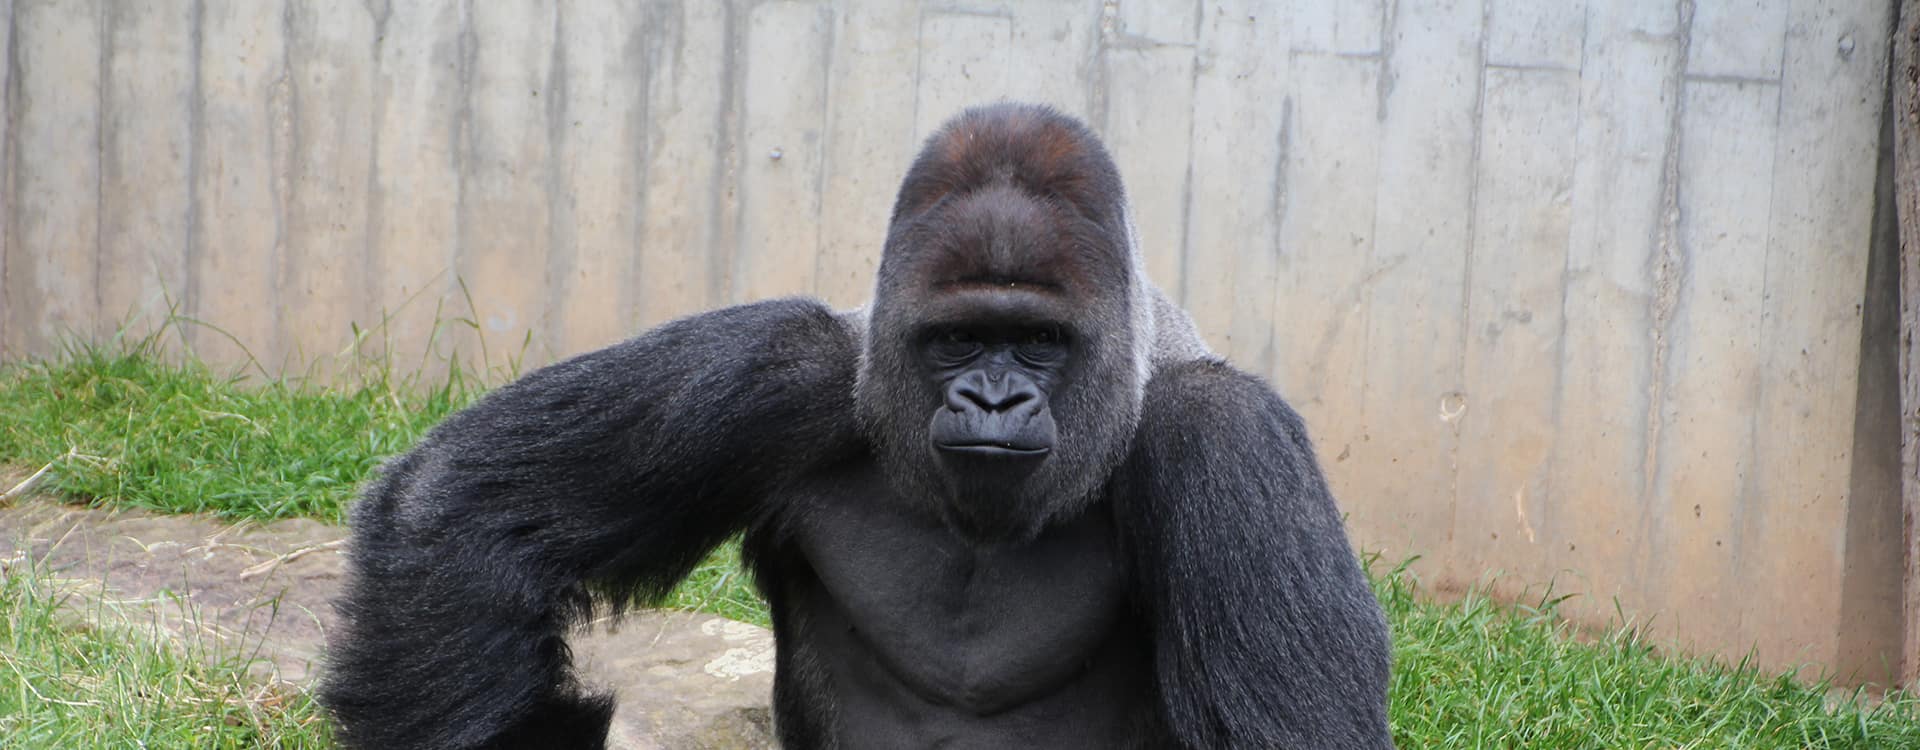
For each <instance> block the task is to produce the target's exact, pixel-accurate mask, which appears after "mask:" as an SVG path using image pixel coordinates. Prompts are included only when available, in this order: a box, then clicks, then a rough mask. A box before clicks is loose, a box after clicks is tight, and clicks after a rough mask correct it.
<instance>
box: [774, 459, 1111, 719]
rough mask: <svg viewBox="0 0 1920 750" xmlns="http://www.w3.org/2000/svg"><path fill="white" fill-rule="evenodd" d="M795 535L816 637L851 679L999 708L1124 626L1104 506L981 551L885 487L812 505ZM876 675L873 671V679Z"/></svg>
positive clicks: (1078, 664) (1069, 676)
mask: <svg viewBox="0 0 1920 750" xmlns="http://www.w3.org/2000/svg"><path fill="white" fill-rule="evenodd" d="M808 516H809V520H808V522H807V523H805V524H804V526H805V528H803V529H802V530H801V531H800V532H799V534H798V542H799V547H800V550H801V552H802V554H803V555H804V556H805V557H806V559H807V561H808V563H810V565H811V567H812V568H813V570H814V573H815V575H816V576H817V579H818V584H819V585H818V591H817V594H818V595H819V596H820V597H822V598H824V600H825V601H819V602H816V603H815V604H813V605H812V606H813V607H815V608H818V609H821V610H825V611H821V612H813V613H809V614H810V615H811V616H810V617H809V619H810V620H812V621H813V622H814V623H815V624H816V626H817V627H819V628H820V629H823V630H825V629H832V630H834V631H836V632H827V633H815V634H813V635H814V636H816V637H817V638H819V639H820V640H821V641H823V642H822V643H821V644H819V645H821V646H825V647H826V648H827V650H828V651H834V652H844V653H836V654H832V655H831V657H832V658H833V659H834V660H835V661H837V662H839V663H840V664H842V665H847V664H853V665H861V664H866V665H868V667H869V668H868V669H866V670H864V671H863V670H861V669H860V668H859V667H858V666H856V667H854V671H855V672H856V674H853V675H851V677H850V679H854V680H857V681H864V682H869V683H874V684H871V685H870V687H872V688H874V689H876V690H886V689H888V687H889V686H887V685H885V684H884V683H885V682H888V681H890V680H897V681H898V682H900V683H904V687H907V688H909V689H911V690H912V691H913V692H915V693H918V694H919V695H920V696H921V697H923V698H925V699H927V700H929V701H932V702H934V703H937V704H943V705H947V706H951V707H955V708H960V709H964V710H968V711H972V712H977V713H983V714H984V713H992V712H996V711H1000V710H1004V709H1006V708H1008V707H1011V706H1016V705H1019V704H1022V703H1025V702H1027V701H1029V700H1031V699H1033V698H1035V697H1036V696H1040V695H1044V694H1047V693H1051V692H1055V691H1057V690H1059V689H1060V688H1062V687H1063V686H1065V685H1068V684H1070V683H1072V682H1074V681H1076V680H1077V679H1079V678H1080V677H1081V676H1082V674H1083V673H1084V672H1085V670H1086V668H1087V667H1088V665H1089V662H1090V661H1092V660H1093V659H1094V657H1095V655H1096V654H1097V653H1098V652H1099V651H1100V649H1101V647H1102V646H1103V645H1105V644H1106V643H1107V641H1108V637H1109V636H1110V635H1111V634H1112V633H1113V632H1114V631H1115V629H1116V627H1117V626H1119V625H1120V620H1121V617H1122V614H1123V612H1124V610H1125V572H1124V566H1123V565H1122V563H1121V560H1120V556H1119V554H1118V550H1117V549H1116V547H1115V544H1114V541H1113V528H1112V523H1111V520H1110V518H1109V516H1108V513H1107V510H1106V507H1105V506H1104V505H1100V506H1096V507H1095V508H1094V509H1093V510H1091V511H1089V512H1088V513H1086V514H1085V515H1084V516H1083V517H1082V518H1080V519H1077V520H1075V521H1073V522H1071V523H1067V524H1063V525H1060V526H1058V527H1056V528H1053V529H1050V530H1048V531H1047V532H1046V533H1044V534H1042V535H1041V536H1040V537H1039V538H1038V539H1036V540H1034V541H1032V542H1029V543H1025V544H1020V545H975V544H970V543H968V542H966V541H964V540H962V539H960V538H959V537H957V536H955V535H953V534H952V533H951V532H950V531H948V530H947V529H946V528H945V527H944V526H942V525H939V524H938V523H937V522H935V521H932V520H931V519H925V518H921V517H917V516H916V515H914V514H912V513H909V512H906V511H905V510H904V509H903V505H902V504H901V503H899V502H897V501H894V500H893V499H892V498H891V497H889V496H888V495H887V493H886V492H885V491H884V490H879V491H877V492H872V493H857V494H854V495H850V496H842V497H838V498H832V499H830V500H829V501H826V502H820V503H818V505H817V506H815V507H813V508H810V512H809V513H808ZM868 672H871V673H870V674H869V673H868Z"/></svg>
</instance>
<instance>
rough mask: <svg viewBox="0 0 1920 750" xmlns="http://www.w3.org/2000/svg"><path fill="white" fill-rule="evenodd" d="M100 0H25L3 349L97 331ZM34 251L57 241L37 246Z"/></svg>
mask: <svg viewBox="0 0 1920 750" xmlns="http://www.w3.org/2000/svg"><path fill="white" fill-rule="evenodd" d="M103 14H104V7H103V6H102V4H101V2H99V1H97V0H95V1H91V2H65V1H59V2H56V1H53V0H37V1H29V0H22V2H20V3H19V5H18V6H17V7H15V8H14V15H15V17H14V32H13V33H14V34H15V39H14V44H15V45H17V46H15V47H14V48H13V49H12V50H11V52H12V61H13V65H14V66H15V67H16V68H17V69H16V70H14V71H13V75H14V76H15V77H16V79H17V80H16V82H15V84H14V85H15V87H16V88H15V96H14V100H13V109H12V111H11V112H10V113H9V117H10V118H11V119H12V122H11V123H10V126H9V136H10V137H11V138H12V139H13V142H14V153H15V154H16V160H15V161H14V162H13V164H12V165H11V166H12V168H13V170H14V173H13V175H12V179H11V181H10V182H9V190H8V192H10V193H11V194H12V201H13V202H12V205H11V206H10V208H11V209H12V215H11V216H10V217H9V219H10V221H9V225H8V229H9V233H10V234H11V235H12V236H11V241H10V242H8V243H7V254H8V257H7V269H6V270H7V276H6V285H5V289H4V293H5V295H6V297H7V301H6V305H5V307H6V309H7V315H8V317H10V318H13V319H14V322H13V323H12V324H10V325H9V326H8V327H7V335H8V339H7V348H8V349H9V350H12V351H21V352H30V351H45V350H47V349H49V348H51V347H54V346H57V342H58V341H59V340H60V339H61V338H62V337H66V336H81V337H93V336H96V335H98V334H100V333H102V332H103V331H102V330H101V327H102V325H101V324H102V321H101V314H100V308H101V306H102V305H101V300H100V297H99V281H100V234H99V228H100V227H99V220H100V218H99V217H100V213H99V208H100V140H99V139H100V100H101V93H102V89H101V85H100V72H101V69H100V61H101V57H102V55H101V49H102V39H101V31H102V29H101V25H102V22H103V20H104V15H103ZM40 248H54V249H57V251H56V252H44V251H41V250H39V249H40Z"/></svg>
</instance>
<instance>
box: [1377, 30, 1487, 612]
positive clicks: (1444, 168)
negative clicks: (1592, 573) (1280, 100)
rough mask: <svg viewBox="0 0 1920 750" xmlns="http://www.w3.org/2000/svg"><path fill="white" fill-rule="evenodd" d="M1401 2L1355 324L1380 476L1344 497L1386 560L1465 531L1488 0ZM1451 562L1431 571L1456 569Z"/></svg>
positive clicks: (1392, 35)
mask: <svg viewBox="0 0 1920 750" xmlns="http://www.w3.org/2000/svg"><path fill="white" fill-rule="evenodd" d="M1395 9H1396V10H1395V12H1394V14H1393V15H1392V17H1391V18H1390V19H1389V20H1388V21H1387V22H1386V24H1387V29H1386V31H1385V40H1384V42H1383V43H1382V50H1383V54H1384V57H1385V60H1384V65H1385V70H1384V71H1383V73H1382V75H1383V76H1384V77H1385V78H1386V83H1385V85H1383V87H1382V88H1383V89H1385V90H1384V91H1383V92H1382V93H1381V97H1380V99H1381V101H1380V107H1381V117H1383V118H1384V119H1383V120H1382V121H1381V127H1380V136H1379V139H1380V154H1379V160H1380V161H1379V164H1380V168H1379V169H1380V172H1379V186H1378V189H1377V192H1376V193H1375V197H1374V201H1375V203H1374V215H1373V249H1372V255H1371V258H1370V263H1369V274H1370V275H1371V276H1372V280H1371V282H1370V283H1369V284H1368V287H1367V293H1366V298H1365V301H1364V302H1362V304H1365V305H1368V306H1369V308H1370V310H1369V312H1368V316H1367V321H1366V325H1365V326H1364V328H1362V329H1361V330H1360V331H1359V332H1358V335H1360V336H1363V337H1364V341H1365V343H1364V344H1363V350H1362V351H1363V354H1362V355H1361V356H1363V357H1365V361H1366V364H1365V372H1366V377H1367V381H1368V382H1367V387H1366V390H1365V391H1364V392H1363V393H1362V396H1361V403H1360V410H1359V412H1358V413H1356V414H1354V415H1352V417H1351V418H1352V419H1354V420H1356V421H1358V422H1359V424H1360V425H1361V430H1362V432H1361V438H1360V440H1358V441H1357V442H1356V443H1355V445H1354V448H1353V454H1352V457H1351V458H1349V459H1348V460H1351V461H1358V462H1360V465H1362V466H1371V467H1375V470H1373V471H1368V472H1363V473H1356V474H1355V475H1354V477H1353V480H1354V481H1353V484H1352V485H1350V486H1348V487H1345V488H1343V495H1342V496H1343V497H1346V498H1348V500H1347V502H1348V504H1349V506H1350V508H1351V510H1352V517H1353V519H1354V521H1355V523H1356V524H1358V525H1360V526H1361V527H1362V528H1372V529H1374V530H1375V532H1374V533H1375V534H1377V537H1376V538H1377V541H1376V542H1375V543H1376V544H1378V545H1379V547H1380V548H1381V549H1382V550H1383V551H1384V553H1385V554H1386V555H1387V556H1388V557H1389V558H1398V557H1403V556H1405V555H1408V554H1411V553H1414V552H1416V551H1420V550H1427V551H1432V552H1439V551H1441V550H1445V549H1447V547H1448V546H1449V545H1450V544H1451V543H1452V538H1453V535H1454V529H1453V515H1454V498H1453V494H1454V491H1453V490H1454V488H1453V485H1454V467H1455V465H1456V464H1455V462H1456V460H1457V456H1456V452H1457V450H1458V446H1459V428H1460V420H1461V419H1462V418H1464V417H1466V416H1467V414H1468V409H1470V408H1472V405H1471V403H1472V402H1471V400H1470V396H1469V394H1466V393H1464V392H1463V391H1462V390H1461V389H1462V383H1461V382H1460V379H1461V374H1462V366H1463V360H1462V357H1463V356H1464V354H1465V349H1464V344H1465V342H1464V341H1463V335H1464V333H1465V331H1464V328H1463V326H1464V322H1465V314H1466V310H1465V301H1466V291H1467V288H1468V287H1469V286H1470V284H1471V281H1472V280H1471V279H1469V278H1468V269H1469V268H1470V267H1471V253H1472V242H1473V221H1474V218H1475V214H1474V200H1475V196H1476V191H1475V187H1474V174H1475V169H1474V159H1475V156H1476V155H1477V154H1478V153H1479V152H1480V138H1481V136H1480V128H1479V124H1478V121H1477V120H1478V115H1479V112H1480V109H1481V88H1482V83H1483V82H1482V77H1481V73H1482V65H1481V60H1482V58H1483V56H1484V54H1485V51H1484V46H1483V41H1484V39H1485V36H1484V32H1485V29H1486V7H1485V6H1484V4H1483V3H1481V2H1480V1H1479V0H1447V1H1446V2H1434V3H1400V4H1397V5H1396V6H1395ZM1486 395H1487V396H1488V397H1489V398H1497V395H1496V394H1486ZM1369 498H1374V499H1369ZM1445 558H1446V556H1445V555H1439V556H1437V557H1435V558H1430V559H1429V560H1428V561H1427V565H1428V566H1434V565H1438V567H1437V568H1436V567H1429V568H1428V569H1430V570H1440V571H1450V570H1451V568H1450V567H1449V566H1448V561H1447V560H1446V559H1445ZM1459 577H1460V578H1468V579H1470V578H1472V575H1471V574H1466V575H1462V576H1459Z"/></svg>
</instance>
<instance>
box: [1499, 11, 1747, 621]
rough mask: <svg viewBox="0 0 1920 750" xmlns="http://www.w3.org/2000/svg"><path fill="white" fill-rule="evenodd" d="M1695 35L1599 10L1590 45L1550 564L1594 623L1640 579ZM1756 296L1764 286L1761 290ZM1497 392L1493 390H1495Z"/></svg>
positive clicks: (1651, 15) (1669, 15)
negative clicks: (1671, 180)
mask: <svg viewBox="0 0 1920 750" xmlns="http://www.w3.org/2000/svg"><path fill="white" fill-rule="evenodd" d="M1684 35H1685V29H1684V28H1683V27H1682V26H1681V19H1680V13H1679V8H1678V7H1676V5H1675V4H1674V3H1671V2H1665V1H1664V0H1636V2H1627V3H1615V2H1596V3H1592V4H1590V5H1589V6H1588V8H1587V16H1586V33H1585V36H1584V41H1583V45H1582V49H1583V52H1582V59H1581V66H1580V67H1581V92H1580V109H1581V111H1580V124H1579V128H1580V131H1579V135H1578V137H1577V139H1576V141H1575V145H1574V151H1575V160H1576V161H1575V164H1574V175H1573V217H1572V224H1571V226H1570V227H1569V229H1568V244H1567V261H1566V266H1565V269H1564V271H1563V275H1564V278H1565V281H1564V282H1563V285H1564V287H1565V289H1564V291H1563V294H1564V301H1563V303H1562V305H1563V307H1562V316H1561V321H1562V330H1561V333H1560V341H1559V344H1558V352H1557V354H1558V357H1557V359H1558V361H1557V362H1556V363H1555V366H1556V367H1557V368H1558V370H1559V373H1558V382H1557V386H1558V387H1557V389H1556V393H1555V398H1556V399H1557V408H1558V411H1557V413H1556V417H1557V421H1556V423H1555V429H1556V432H1557V433H1558V434H1559V435H1561V436H1564V437H1565V439H1564V440H1561V441H1558V442H1556V444H1555V447H1554V455H1553V457H1552V459H1551V469H1550V473H1549V476H1548V479H1547V481H1548V485H1549V486H1550V487H1553V488H1555V501H1554V502H1553V504H1552V506H1551V508H1549V509H1548V510H1547V511H1546V513H1545V515H1546V517H1545V518H1543V519H1541V523H1542V524H1543V526H1542V530H1544V531H1545V532H1546V533H1547V535H1548V538H1549V539H1553V540H1554V542H1553V544H1552V545H1550V546H1549V547H1547V548H1546V549H1543V550H1542V551H1541V557H1542V558H1543V560H1544V562H1545V564H1547V565H1551V566H1552V569H1553V570H1556V571H1565V573H1563V574H1562V578H1563V579H1564V585H1565V586H1567V587H1568V588H1572V589H1574V590H1580V591H1587V592H1591V593H1592V594H1594V598H1593V599H1592V600H1582V601H1580V602H1577V603H1576V607H1578V606H1581V605H1584V606H1585V607H1589V608H1590V609H1587V610H1586V613H1587V614H1588V616H1591V617H1602V618H1604V617H1607V616H1608V613H1607V612H1606V611H1605V610H1604V608H1605V607H1606V606H1607V604H1606V603H1607V602H1610V601H1612V597H1614V596H1616V595H1619V594H1621V593H1623V592H1627V593H1630V592H1632V591H1634V590H1637V589H1635V588H1633V587H1635V586H1637V585H1639V583H1640V582H1641V581H1642V579H1643V578H1644V572H1645V566H1644V560H1645V559H1646V555H1647V550H1646V547H1645V544H1644V542H1643V539H1644V535H1645V533H1646V529H1645V522H1646V520H1647V514H1648V512H1649V508H1650V506H1649V503H1650V502H1651V500H1650V498H1649V497H1648V488H1647V482H1646V470H1647V466H1646V465H1647V463H1648V461H1647V430H1648V413H1647V410H1648V408H1649V405H1650V404H1652V403H1657V400H1656V399H1657V395H1658V394H1656V393H1654V392H1653V391H1654V386H1653V382H1652V379H1651V377H1650V375H1649V373H1650V372H1651V369H1652V367H1653V363H1652V361H1653V356H1652V348H1653V345H1652V343H1651V339H1652V338H1654V337H1655V335H1656V333H1657V332H1656V331H1655V329H1654V323H1653V315H1652V308H1653V306H1654V299H1655V298H1654V286H1655V285H1654V280H1653V261H1654V258H1655V255H1654V249H1655V247H1656V244H1657V243H1658V241H1659V237H1660V232H1661V229H1662V218H1663V217H1664V216H1665V215H1666V214H1667V211H1666V210H1665V209H1664V208H1663V207H1662V188H1663V186H1664V185H1665V184H1666V183H1665V182H1664V180H1665V176H1666V174H1667V168H1666V160H1667V155H1668V152H1669V144H1668V136H1669V134H1670V133H1671V132H1672V120H1673V113H1672V109H1673V100H1674V97H1675V96H1677V95H1678V90H1679V80H1678V71H1679V68H1678V66H1679V64H1680V61H1681V56H1680V51H1681V50H1680V47H1681V44H1682V41H1683V40H1684V38H1685V37H1684ZM1755 293H1757V290H1755ZM1487 395H1488V396H1489V397H1497V394H1487Z"/></svg>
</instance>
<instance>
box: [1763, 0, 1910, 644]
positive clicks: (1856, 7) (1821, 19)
mask: <svg viewBox="0 0 1920 750" xmlns="http://www.w3.org/2000/svg"><path fill="white" fill-rule="evenodd" d="M1889 17H1890V16H1889V14H1888V13H1887V12H1886V5H1885V3H1879V2H1871V1H1870V0H1854V1H1852V2H1833V3H1826V2H1805V1H1804V0H1801V1H1797V2H1795V3H1794V4H1793V7H1792V8H1791V9H1790V10H1789V13H1788V22H1787V23H1788V29H1789V30H1790V31H1789V33H1788V35H1787V47H1786V57H1785V61H1786V62H1785V64H1784V66H1783V70H1782V75H1783V78H1782V81H1781V93H1780V133H1779V137H1778V139H1777V142H1776V144H1775V152H1774V160H1773V165H1774V167H1773V168H1774V178H1775V187H1774V191H1773V203H1772V209H1771V217H1770V221H1769V223H1768V241H1767V245H1766V258H1765V263H1766V272H1765V273H1766V279H1767V282H1766V290H1765V296H1764V300H1765V301H1764V302H1763V303H1762V323H1761V327H1760V331H1759V337H1760V339H1761V340H1762V341H1763V342H1765V343H1764V345H1763V353H1762V362H1763V364H1762V365H1761V376H1760V392H1759V397H1758V403H1757V404H1756V413H1755V420H1756V421H1755V424H1756V428H1757V438H1756V445H1755V449H1756V450H1755V452H1756V460H1755V464H1754V465H1755V468H1756V470H1757V472H1756V473H1757V477H1756V478H1757V482H1756V484H1757V486H1758V487H1759V488H1761V489H1760V492H1761V493H1764V494H1763V495H1762V496H1763V497H1766V498H1769V499H1771V500H1772V502H1756V503H1752V508H1751V509H1750V512H1749V513H1748V514H1747V517H1746V519H1745V521H1746V524H1747V528H1748V529H1750V530H1751V536H1750V537H1749V543H1750V544H1751V545H1752V548H1753V549H1755V550H1766V551H1767V553H1766V554H1764V555H1751V556H1747V557H1745V558H1743V559H1742V561H1741V562H1742V567H1741V571H1742V573H1743V577H1744V579H1745V582H1746V585H1745V586H1744V588H1745V589H1746V590H1747V591H1748V592H1750V594H1751V596H1750V597H1749V598H1748V600H1747V602H1748V607H1747V608H1745V609H1744V610H1743V612H1742V615H1743V616H1742V619H1741V626H1742V628H1741V640H1748V639H1754V638H1757V637H1758V636H1760V635H1762V634H1765V636H1766V638H1765V640H1764V641H1762V642H1761V646H1760V649H1759V650H1760V653H1761V655H1762V657H1763V658H1766V659H1768V660H1770V661H1772V660H1778V661H1787V662H1791V661H1797V660H1811V661H1814V662H1816V663H1825V662H1828V661H1830V660H1831V659H1833V657H1834V652H1833V649H1834V643H1833V633H1834V632H1835V631H1836V630H1837V629H1838V628H1839V627H1840V626H1841V625H1842V623H1841V622H1839V611H1840V606H1839V604H1840V602H1839V591H1840V588H1841V587H1839V586H1835V585H1832V583H1830V582H1832V581H1838V580H1840V576H1841V575H1842V574H1843V573H1844V565H1843V562H1844V554H1845V549H1844V539H1845V529H1846V524H1845V519H1846V514H1847V510H1848V507H1847V503H1848V499H1849V496H1848V486H1849V466H1850V464H1849V461H1848V457H1849V455H1850V454H1851V452H1852V447H1851V446H1850V445H1849V443H1850V442H1851V441H1850V440H1848V439H1847V436H1850V435H1851V434H1852V428H1853V421H1854V419H1855V413H1854V406H1855V397H1856V392H1855V381H1856V378H1857V375H1858V373H1857V369H1856V368H1858V366H1859V351H1860V350H1859V347H1860V330H1861V329H1860V325H1861V300H1860V299H1859V294H1860V292H1859V291H1857V290H1861V289H1863V288H1864V287H1865V280H1866V267H1867V257H1868V248H1869V242H1868V239H1869V232H1870V229H1871V225H1872V218H1873V201H1872V200H1871V199H1870V198H1868V199H1863V197H1862V195H1861V191H1860V188H1859V187H1857V186H1858V183H1859V180H1860V179H1862V178H1864V177H1866V176H1869V175H1872V174H1873V173H1874V170H1873V166H1872V165H1874V164H1875V163H1876V157H1877V155H1878V152H1879V147H1878V144H1879V135H1880V107H1881V104H1882V102H1883V97H1882V95H1881V92H1882V91H1884V88H1883V86H1884V85H1885V78H1886V69H1887V42H1888V40H1889V39H1890V38H1891V31H1892V30H1891V29H1890V28H1888V18H1889ZM1866 195H1871V193H1866ZM1839 290H1847V291H1850V292H1852V293H1851V294H1839V293H1837V292H1838V291H1839ZM1855 500H1856V501H1864V499H1863V498H1855ZM1752 511H1758V512H1752Z"/></svg>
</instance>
